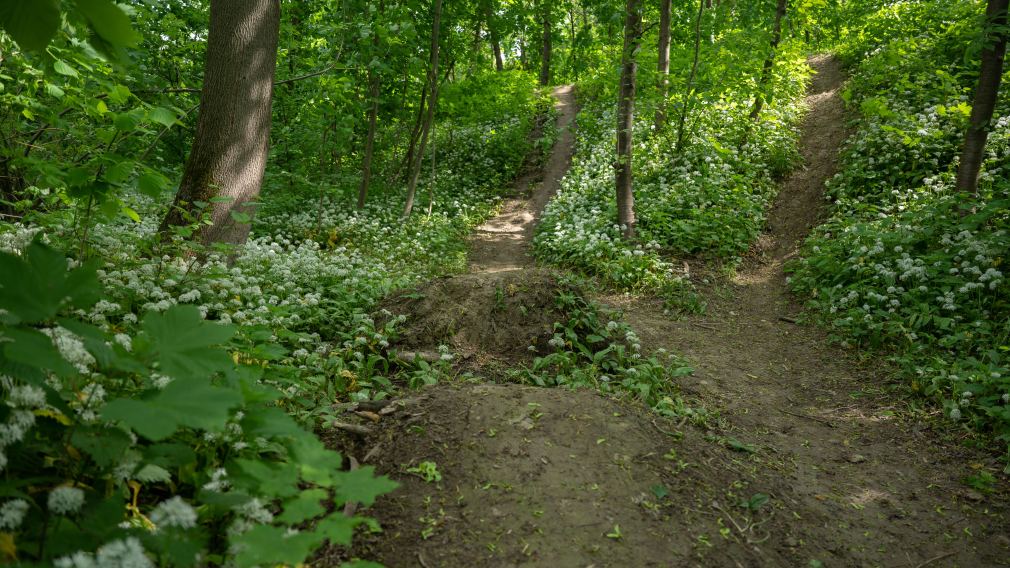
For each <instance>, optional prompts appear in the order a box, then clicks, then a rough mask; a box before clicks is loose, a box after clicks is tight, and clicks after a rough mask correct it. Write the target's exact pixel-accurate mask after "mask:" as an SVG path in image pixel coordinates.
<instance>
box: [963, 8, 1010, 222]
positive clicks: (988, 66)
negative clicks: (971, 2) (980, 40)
mask: <svg viewBox="0 0 1010 568" xmlns="http://www.w3.org/2000/svg"><path fill="white" fill-rule="evenodd" d="M1007 4H1008V0H989V4H988V6H987V8H986V11H985V17H986V23H985V25H986V28H987V29H986V43H985V48H984V49H983V50H982V64H981V69H980V72H979V76H978V85H977V86H976V87H975V99H974V101H973V102H972V105H971V117H970V119H969V122H968V131H967V132H966V133H965V136H964V147H963V148H962V150H961V163H960V164H959V165H958V167H957V184H956V187H957V190H958V191H959V192H961V193H962V194H963V195H964V196H965V197H969V198H975V197H977V196H978V174H979V171H980V170H981V169H982V161H983V160H984V159H985V143H986V139H988V137H989V130H988V129H989V122H990V121H991V120H992V115H993V110H994V109H995V107H996V97H997V95H998V94H999V84H1000V79H1001V78H1002V76H1003V58H1004V57H1005V55H1006V46H1007V9H1008V8H1007ZM963 211H964V212H965V213H967V211H968V209H964V210H963Z"/></svg>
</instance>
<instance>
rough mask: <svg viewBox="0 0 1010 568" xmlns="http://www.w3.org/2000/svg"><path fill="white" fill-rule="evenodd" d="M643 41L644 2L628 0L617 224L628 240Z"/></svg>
mask: <svg viewBox="0 0 1010 568" xmlns="http://www.w3.org/2000/svg"><path fill="white" fill-rule="evenodd" d="M641 38H642V4H641V0H628V3H627V14H626V16H625V20H624V51H623V53H622V55H621V85H620V91H619V95H618V99H617V162H616V163H615V164H614V170H615V178H616V182H617V223H618V224H619V225H621V227H622V229H621V231H622V233H623V234H624V237H625V238H628V239H630V238H634V236H635V195H634V193H633V192H632V177H633V176H632V167H631V166H632V164H631V154H632V145H633V143H634V137H633V133H632V130H633V127H634V124H635V79H636V77H637V75H638V61H637V59H636V58H637V56H638V53H637V52H638V44H639V42H640V41H641Z"/></svg>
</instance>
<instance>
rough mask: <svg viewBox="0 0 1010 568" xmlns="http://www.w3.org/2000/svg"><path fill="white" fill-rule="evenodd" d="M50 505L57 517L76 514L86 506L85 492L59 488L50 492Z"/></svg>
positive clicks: (63, 487) (70, 488)
mask: <svg viewBox="0 0 1010 568" xmlns="http://www.w3.org/2000/svg"><path fill="white" fill-rule="evenodd" d="M48 505H49V510H50V511H52V512H54V513H56V514H57V515H69V514H73V513H76V512H77V511H79V510H81V506H82V505H84V491H82V490H80V489H78V488H76V487H66V486H62V487H57V488H56V489H53V490H52V491H50V492H49V501H48Z"/></svg>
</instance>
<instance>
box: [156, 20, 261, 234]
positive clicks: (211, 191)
mask: <svg viewBox="0 0 1010 568" xmlns="http://www.w3.org/2000/svg"><path fill="white" fill-rule="evenodd" d="M279 27H280V0H213V2H211V6H210V35H209V39H208V43H207V58H206V63H205V65H204V79H203V88H202V90H201V93H200V115H199V118H198V119H197V125H196V135H195V137H194V139H193V148H192V149H191V150H190V153H189V159H188V160H187V161H186V167H185V169H184V171H183V174H182V181H181V182H180V184H179V192H178V193H177V194H176V198H175V203H174V204H173V207H172V209H171V211H170V212H169V214H168V215H167V216H166V217H165V219H164V221H163V222H162V231H167V229H168V227H170V226H175V225H184V224H188V223H189V221H187V215H186V214H184V213H183V212H184V211H185V212H189V213H190V214H192V213H194V212H195V206H194V205H193V203H194V202H196V201H204V202H210V200H211V199H213V198H215V197H222V198H228V199H229V201H227V202H216V203H211V204H210V205H209V206H208V208H209V209H208V211H209V212H210V218H211V220H212V221H213V225H211V226H202V227H201V229H200V232H199V235H198V237H199V238H200V240H202V241H203V242H204V243H213V242H224V243H233V244H242V243H244V242H245V241H246V239H247V238H248V236H249V229H250V224H249V223H240V222H238V221H237V220H236V219H234V218H233V216H232V214H233V213H244V214H247V215H250V216H251V215H252V214H253V213H254V206H252V205H250V203H252V202H255V201H256V200H257V199H258V197H259V193H260V188H261V186H262V184H263V172H264V170H265V168H266V163H267V155H268V153H269V145H270V121H271V112H270V106H271V101H272V98H273V88H274V85H273V83H274V72H275V70H276V67H277V37H278V31H279Z"/></svg>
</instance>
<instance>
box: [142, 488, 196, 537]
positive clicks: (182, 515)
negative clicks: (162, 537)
mask: <svg viewBox="0 0 1010 568" xmlns="http://www.w3.org/2000/svg"><path fill="white" fill-rule="evenodd" d="M148 518H150V519H151V522H152V523H154V525H155V526H156V527H159V528H162V527H164V528H178V529H191V528H193V527H195V526H196V521H197V514H196V510H195V509H194V508H193V507H192V506H191V505H190V504H189V503H187V502H186V501H185V500H183V498H182V497H179V496H178V495H176V496H175V497H172V498H171V499H168V500H167V501H162V502H161V503H158V505H157V506H156V507H155V508H154V510H153V511H151V514H150V515H149V517H148Z"/></svg>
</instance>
